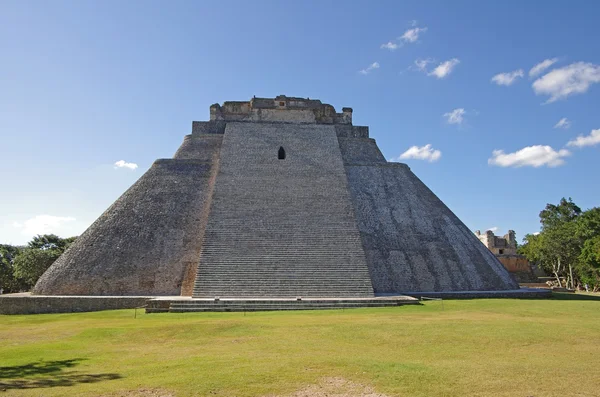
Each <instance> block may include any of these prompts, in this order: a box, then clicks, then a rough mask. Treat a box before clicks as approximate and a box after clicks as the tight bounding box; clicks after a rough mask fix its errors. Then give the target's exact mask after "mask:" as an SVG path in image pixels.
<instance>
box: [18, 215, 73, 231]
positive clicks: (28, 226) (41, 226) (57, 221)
mask: <svg viewBox="0 0 600 397" xmlns="http://www.w3.org/2000/svg"><path fill="white" fill-rule="evenodd" d="M72 221H75V218H73V217H72V216H53V215H37V216H34V217H33V218H30V219H27V220H26V221H24V222H22V223H21V222H15V223H13V226H14V227H16V228H18V229H21V233H22V234H24V235H27V236H35V235H36V234H50V233H56V232H57V230H58V229H59V228H60V227H61V226H62V225H63V224H64V223H66V222H72Z"/></svg>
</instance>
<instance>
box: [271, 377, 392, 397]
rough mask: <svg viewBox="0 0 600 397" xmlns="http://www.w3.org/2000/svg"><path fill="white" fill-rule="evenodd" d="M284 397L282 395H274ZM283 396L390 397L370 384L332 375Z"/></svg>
mask: <svg viewBox="0 0 600 397" xmlns="http://www.w3.org/2000/svg"><path fill="white" fill-rule="evenodd" d="M276 397H284V396H276ZM285 397H390V396H388V395H386V394H381V393H377V392H375V390H373V388H372V387H371V386H367V385H363V384H361V383H356V382H352V381H350V380H347V379H344V378H341V377H334V378H323V379H322V380H321V381H320V382H319V383H317V384H315V385H309V386H307V387H305V388H302V389H300V390H298V391H296V392H294V393H292V394H288V395H286V396H285Z"/></svg>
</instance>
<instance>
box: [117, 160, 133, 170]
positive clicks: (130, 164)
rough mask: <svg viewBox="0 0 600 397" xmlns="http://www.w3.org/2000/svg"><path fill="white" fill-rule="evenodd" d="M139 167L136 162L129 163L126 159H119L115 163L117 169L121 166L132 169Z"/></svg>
mask: <svg viewBox="0 0 600 397" xmlns="http://www.w3.org/2000/svg"><path fill="white" fill-rule="evenodd" d="M137 167H138V165H137V164H136V163H128V162H126V161H125V160H119V161H117V162H116V163H115V169H119V168H128V169H130V170H135V169H136V168H137Z"/></svg>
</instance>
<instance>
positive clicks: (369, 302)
mask: <svg viewBox="0 0 600 397" xmlns="http://www.w3.org/2000/svg"><path fill="white" fill-rule="evenodd" d="M418 304H419V301H418V300H417V299H415V298H412V297H407V296H398V297H394V298H385V299H381V298H379V299H377V298H372V299H364V298H363V299H360V298H358V299H357V298H355V299H353V298H349V297H345V298H339V299H319V298H315V299H303V300H296V299H224V300H218V301H215V300H210V299H186V300H181V299H177V298H175V299H173V300H165V299H152V300H149V301H148V302H147V306H146V307H147V308H146V312H147V313H161V312H171V313H190V312H252V311H276V310H331V309H354V308H361V307H395V306H402V305H418Z"/></svg>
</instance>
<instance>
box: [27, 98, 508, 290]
mask: <svg viewBox="0 0 600 397" xmlns="http://www.w3.org/2000/svg"><path fill="white" fill-rule="evenodd" d="M518 288H519V287H518V284H517V283H516V282H515V281H514V280H513V279H512V278H511V276H510V275H509V274H508V272H507V271H506V270H505V269H504V267H503V266H502V265H501V264H500V262H498V260H497V259H496V258H495V256H494V255H493V254H492V253H491V252H490V251H489V250H488V249H487V248H486V247H485V246H484V245H483V244H481V242H480V241H479V240H478V239H477V237H476V236H475V235H474V234H473V233H472V232H471V231H470V230H469V229H468V228H467V227H466V226H465V225H464V224H463V223H462V222H461V221H460V220H459V219H458V218H457V217H456V216H455V215H454V214H453V213H452V211H450V210H449V209H448V207H446V206H445V205H444V203H442V201H441V200H440V199H439V198H438V197H436V195H435V194H433V192H432V191H431V190H429V189H428V188H427V186H425V185H424V184H423V183H422V182H421V181H420V180H419V179H418V178H417V177H416V176H415V175H414V174H413V173H412V172H411V170H410V168H409V167H408V166H407V165H406V164H401V163H391V162H387V161H386V160H385V158H384V157H383V156H382V154H381V152H380V151H379V148H378V147H377V144H376V143H375V140H373V139H371V138H369V129H368V127H360V126H354V125H352V109H350V108H343V109H342V113H336V111H335V109H334V108H333V106H331V105H327V104H323V103H322V102H321V101H319V100H313V99H304V98H294V97H286V96H278V97H276V98H256V97H255V98H253V99H252V100H250V101H248V102H225V103H224V104H223V105H218V104H215V105H212V106H211V107H210V121H206V122H193V123H192V134H191V135H187V136H186V137H185V138H184V141H183V143H182V145H181V147H180V148H179V150H177V152H176V153H175V156H174V157H173V158H172V159H160V160H157V161H156V162H155V163H154V164H153V165H152V167H151V168H150V169H149V170H148V171H147V172H146V173H145V174H144V175H143V176H142V177H141V178H140V179H139V180H138V181H137V182H136V183H135V184H134V185H133V186H132V187H131V188H130V189H129V190H127V191H126V192H125V193H124V194H123V195H122V196H121V197H120V198H119V199H118V200H117V201H116V202H115V203H114V204H113V205H112V206H111V207H110V208H109V209H108V210H106V212H104V213H103V214H102V215H101V216H100V217H99V218H98V219H97V220H96V221H95V222H94V223H93V224H92V225H91V226H90V227H89V229H88V230H86V231H85V233H83V234H82V235H81V236H80V237H79V238H78V239H77V241H76V242H75V243H74V244H73V245H72V246H71V247H70V248H69V249H68V250H67V251H66V252H65V253H64V254H63V255H62V256H61V257H60V258H59V259H58V260H57V261H56V262H55V263H54V264H53V265H52V266H51V267H50V268H49V269H48V271H47V272H46V273H45V274H44V275H43V276H42V277H41V279H40V280H39V281H38V283H37V285H36V286H35V289H34V294H40V295H138V296H159V295H171V296H172V295H182V296H194V297H215V296H219V297H239V298H250V297H267V298H268V297H273V298H277V297H296V296H303V297H332V298H333V297H372V296H374V295H386V294H390V295H392V294H401V293H412V292H419V291H421V292H422V291H437V292H450V291H503V290H515V289H518Z"/></svg>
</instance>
